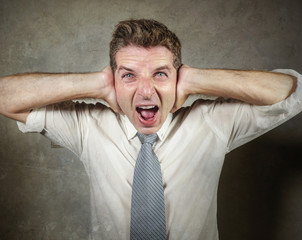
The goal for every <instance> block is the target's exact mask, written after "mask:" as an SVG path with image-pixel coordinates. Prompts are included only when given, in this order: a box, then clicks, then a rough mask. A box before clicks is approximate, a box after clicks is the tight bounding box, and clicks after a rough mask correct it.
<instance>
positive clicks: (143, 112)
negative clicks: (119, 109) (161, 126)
mask: <svg viewBox="0 0 302 240" xmlns="http://www.w3.org/2000/svg"><path fill="white" fill-rule="evenodd" d="M140 114H141V116H142V117H143V118H144V119H150V118H153V117H154V115H155V111H154V110H151V109H150V110H146V109H142V110H141V111H140Z"/></svg>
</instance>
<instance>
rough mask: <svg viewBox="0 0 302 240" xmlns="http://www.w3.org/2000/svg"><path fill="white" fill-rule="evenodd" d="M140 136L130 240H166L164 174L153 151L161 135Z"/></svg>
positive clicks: (133, 187)
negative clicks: (158, 136)
mask: <svg viewBox="0 0 302 240" xmlns="http://www.w3.org/2000/svg"><path fill="white" fill-rule="evenodd" d="M137 135H138V137H139V139H140V141H141V143H142V147H141V150H140V152H139V153H138V157H137V160H136V164H135V168H134V177H133V185H132V203H131V228H130V239H131V240H134V239H152V240H153V239H158V240H159V239H166V215H165V200H164V188H163V182H162V174H161V169H160V164H159V161H158V159H157V157H156V155H155V153H154V151H153V148H152V145H153V144H154V142H155V141H156V139H157V134H152V135H143V134H140V133H137Z"/></svg>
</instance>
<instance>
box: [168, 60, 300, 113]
mask: <svg viewBox="0 0 302 240" xmlns="http://www.w3.org/2000/svg"><path fill="white" fill-rule="evenodd" d="M296 81H297V79H296V78H295V77H293V76H290V75H286V74H281V73H273V72H264V71H243V70H224V69H197V68H190V67H188V66H186V65H184V66H182V67H181V68H180V70H179V74H178V83H177V97H176V102H175V106H174V109H173V111H176V110H177V109H179V108H180V107H181V106H182V105H183V103H184V102H185V101H186V99H187V97H188V96H189V95H194V94H203V95H209V96H220V97H225V98H233V99H238V100H241V101H244V102H247V103H250V104H255V105H271V104H274V103H277V102H280V101H282V100H284V99H286V98H287V97H288V96H289V95H290V94H291V93H293V92H294V90H295V88H296V84H297V83H296Z"/></svg>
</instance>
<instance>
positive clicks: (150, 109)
mask: <svg viewBox="0 0 302 240" xmlns="http://www.w3.org/2000/svg"><path fill="white" fill-rule="evenodd" d="M116 64H117V68H116V71H115V73H114V76H115V89H116V96H117V102H118V104H119V106H120V108H121V109H122V111H123V112H124V114H125V115H126V116H127V117H128V118H129V120H130V121H131V123H132V124H133V125H134V127H135V128H136V129H137V131H138V132H140V133H142V134H152V133H156V132H157V131H158V130H159V129H160V128H161V126H162V125H163V123H164V122H165V120H166V118H167V116H168V114H169V112H170V111H171V109H172V107H173V105H174V102H175V93H176V79H177V72H176V69H175V68H174V66H173V54H172V53H171V52H170V51H169V50H168V49H167V48H165V47H162V46H157V47H152V48H148V49H146V48H142V47H136V46H128V47H125V48H122V49H121V50H119V51H118V52H117V54H116Z"/></svg>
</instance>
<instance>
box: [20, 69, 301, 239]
mask: <svg viewBox="0 0 302 240" xmlns="http://www.w3.org/2000/svg"><path fill="white" fill-rule="evenodd" d="M282 72H284V73H288V74H291V75H294V76H296V77H297V78H298V81H299V82H298V87H297V89H296V91H295V92H294V93H293V94H292V95H291V96H290V97H289V98H287V99H286V100H284V101H282V102H280V103H277V104H274V105H272V106H253V105H249V104H245V103H242V102H238V101H235V100H221V99H217V100H215V101H210V100H202V99H199V100H196V101H195V102H194V104H193V105H192V106H188V107H184V108H182V109H180V110H179V111H178V112H177V113H175V114H173V115H172V114H170V115H169V116H168V118H167V120H166V122H165V123H164V125H163V126H162V128H161V129H160V130H159V132H158V136H159V140H158V141H157V143H156V144H155V145H154V150H155V153H156V154H157V156H158V159H159V161H160V165H161V169H162V175H163V182H164V194H165V203H166V217H167V231H168V238H169V239H192V240H193V239H194V240H197V239H202V240H217V239H218V230H217V220H216V212H217V201H216V200H217V188H218V182H219V177H220V172H221V169H222V165H223V161H224V158H225V154H226V153H228V152H229V151H231V150H232V149H234V148H236V147H238V146H240V145H242V144H244V143H246V142H248V141H250V140H252V139H254V138H256V137H258V136H260V135H261V134H263V133H265V132H267V131H269V130H270V129H272V128H274V127H276V126H278V125H280V124H281V123H283V122H285V121H286V120H288V119H289V118H291V117H293V116H294V115H296V114H297V113H299V112H300V111H301V110H302V88H301V84H300V83H301V81H302V78H301V75H299V74H298V73H297V72H295V71H292V70H283V71H282ZM19 128H20V130H22V131H23V132H32V131H36V132H42V133H43V134H45V135H46V136H47V137H49V138H50V139H51V140H52V141H55V142H57V143H59V144H60V145H62V146H64V147H66V148H68V149H70V150H71V151H72V152H74V153H75V154H76V155H77V156H78V157H79V159H80V160H81V161H82V162H83V164H84V166H85V169H86V171H87V174H88V176H89V178H90V188H91V213H92V230H91V238H92V239H115V240H117V239H129V236H130V208H131V191H132V187H131V186H132V178H133V172H134V165H135V161H136V158H137V155H138V152H139V150H140V147H141V143H140V141H139V139H138V137H137V136H136V129H135V128H134V126H133V125H132V124H131V123H130V121H129V120H128V118H127V117H125V116H122V115H119V114H116V113H114V112H113V111H112V110H111V109H110V108H108V107H107V106H105V105H103V104H101V103H97V104H95V105H92V104H90V105H89V104H84V103H82V104H79V103H77V104H75V103H72V102H70V103H61V104H56V105H51V106H47V107H44V108H41V109H37V110H34V111H32V113H31V114H30V115H29V116H28V119H27V123H26V125H25V124H20V123H19Z"/></svg>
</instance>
